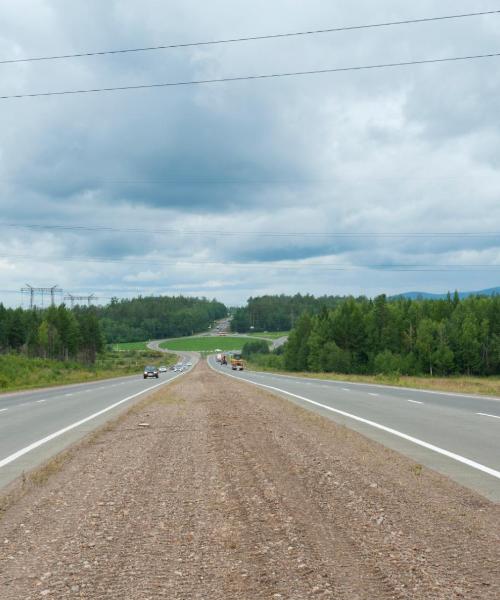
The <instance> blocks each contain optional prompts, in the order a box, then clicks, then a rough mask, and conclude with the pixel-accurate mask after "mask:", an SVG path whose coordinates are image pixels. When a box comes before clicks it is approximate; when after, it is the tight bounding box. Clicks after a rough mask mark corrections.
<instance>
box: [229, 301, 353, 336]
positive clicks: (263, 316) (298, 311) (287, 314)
mask: <svg viewBox="0 0 500 600" xmlns="http://www.w3.org/2000/svg"><path fill="white" fill-rule="evenodd" d="M342 300H343V298H342V297H340V296H321V297H319V298H315V297H314V296H311V295H310V294H307V295H305V296H302V295H301V294H296V295H295V296H285V295H284V294H282V295H279V296H260V297H258V298H249V300H248V302H247V305H246V306H245V307H243V308H237V309H235V310H234V311H233V319H232V321H231V330H232V331H235V332H239V333H246V332H248V331H250V330H252V331H256V332H259V331H261V332H262V331H289V330H290V329H292V327H293V326H294V325H295V323H296V322H297V319H298V318H299V317H300V316H301V315H302V314H303V313H305V312H307V313H308V314H309V315H314V314H316V313H319V312H320V311H321V310H322V309H323V308H335V307H336V306H337V305H338V304H339V303H340V302H342Z"/></svg>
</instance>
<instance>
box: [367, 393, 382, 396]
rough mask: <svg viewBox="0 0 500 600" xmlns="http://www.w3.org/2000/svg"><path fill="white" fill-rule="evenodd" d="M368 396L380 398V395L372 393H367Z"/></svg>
mask: <svg viewBox="0 0 500 600" xmlns="http://www.w3.org/2000/svg"><path fill="white" fill-rule="evenodd" d="M368 395H369V396H380V394H375V393H373V392H368Z"/></svg>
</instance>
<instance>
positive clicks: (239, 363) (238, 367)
mask: <svg viewBox="0 0 500 600" xmlns="http://www.w3.org/2000/svg"><path fill="white" fill-rule="evenodd" d="M244 368H245V363H244V362H243V359H242V358H241V354H233V355H232V356H231V369H232V370H233V371H243V369H244Z"/></svg>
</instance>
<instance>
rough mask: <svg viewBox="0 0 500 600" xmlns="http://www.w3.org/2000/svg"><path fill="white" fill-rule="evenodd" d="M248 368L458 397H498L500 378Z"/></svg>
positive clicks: (250, 365) (258, 365) (252, 364)
mask: <svg viewBox="0 0 500 600" xmlns="http://www.w3.org/2000/svg"><path fill="white" fill-rule="evenodd" d="M247 366H248V368H249V369H252V370H255V371H268V372H270V373H278V374H280V375H291V376H294V377H307V378H310V379H325V380H330V381H332V380H335V381H352V382H354V383H375V384H379V385H392V386H395V387H402V388H416V389H421V390H433V391H438V392H455V393H460V394H480V395H484V396H499V397H500V377H468V376H465V375H456V376H450V377H430V376H427V377H425V376H414V375H346V374H344V373H295V372H290V371H283V370H281V369H273V368H269V367H265V366H262V365H260V364H255V363H251V362H248V365H247Z"/></svg>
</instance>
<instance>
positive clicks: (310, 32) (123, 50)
mask: <svg viewBox="0 0 500 600" xmlns="http://www.w3.org/2000/svg"><path fill="white" fill-rule="evenodd" d="M499 13H500V10H488V11H482V12H471V13H462V14H454V15H444V16H439V17H424V18H420V19H405V20H402V21H386V22H382V23H369V24H365V25H348V26H344V27H330V28H328V29H312V30H308V31H294V32H287V33H273V34H269V35H252V36H246V37H236V38H227V39H220V40H209V41H201V42H185V43H176V44H162V45H157V46H144V47H139V48H120V49H114V50H101V51H92V52H78V53H74V54H58V55H52V56H35V57H27V58H10V59H4V60H0V65H2V64H3V65H5V64H13V63H25V62H41V61H49V60H62V59H72V58H86V57H90V56H106V55H112V54H128V53H132V52H151V51H156V50H172V49H175V48H191V47H196V46H213V45H221V44H235V43H238V42H252V41H260V40H273V39H281V38H291V37H299V36H312V35H318V34H326V33H339V32H342V31H356V30H362V29H374V28H382V27H393V26H400V25H412V24H420V23H430V22H433V21H447V20H452V19H465V18H470V17H480V16H486V15H496V14H499Z"/></svg>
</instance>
